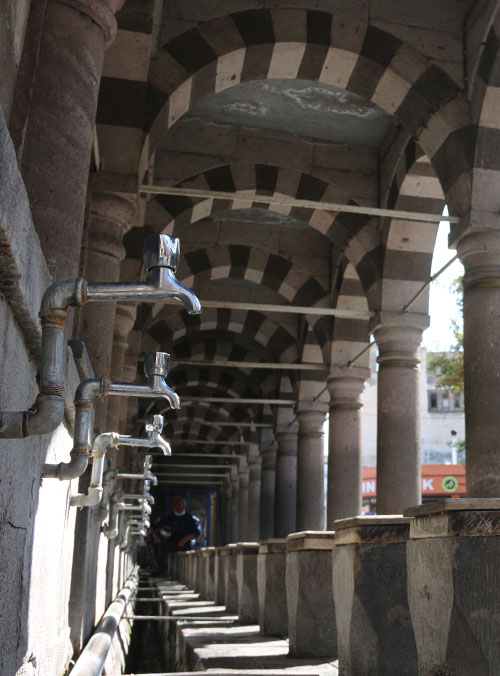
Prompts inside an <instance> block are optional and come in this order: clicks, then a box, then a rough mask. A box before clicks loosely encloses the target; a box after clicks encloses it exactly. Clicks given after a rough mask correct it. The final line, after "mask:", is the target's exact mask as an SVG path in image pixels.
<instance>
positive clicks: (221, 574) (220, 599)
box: [214, 547, 227, 605]
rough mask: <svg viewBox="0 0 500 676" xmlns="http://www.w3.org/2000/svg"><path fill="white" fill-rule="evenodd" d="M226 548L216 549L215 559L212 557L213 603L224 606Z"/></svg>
mask: <svg viewBox="0 0 500 676" xmlns="http://www.w3.org/2000/svg"><path fill="white" fill-rule="evenodd" d="M225 549H226V547H216V549H215V557H214V559H215V560H214V587H215V589H214V597H215V602H216V603H217V604H220V605H224V603H225V598H226V579H225V567H226V560H227V557H226V553H225Z"/></svg>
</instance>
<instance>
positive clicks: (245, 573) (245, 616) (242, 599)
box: [228, 542, 259, 624]
mask: <svg viewBox="0 0 500 676" xmlns="http://www.w3.org/2000/svg"><path fill="white" fill-rule="evenodd" d="M258 553H259V545H258V543H257V542H239V543H238V544H237V546H236V584H237V586H238V607H237V613H238V617H239V619H240V622H241V623H242V624H255V623H256V622H258V621H259V596H258V593H257V555H258ZM228 610H229V609H228Z"/></svg>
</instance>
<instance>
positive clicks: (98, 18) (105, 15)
mask: <svg viewBox="0 0 500 676" xmlns="http://www.w3.org/2000/svg"><path fill="white" fill-rule="evenodd" d="M56 2H58V3H59V4H60V5H66V6H67V7H71V8H73V9H76V10H78V11H79V12H81V13H82V14H86V15H87V16H88V17H89V18H90V19H92V21H93V22H94V23H96V24H97V25H98V26H99V28H100V29H101V30H102V32H103V33H104V38H105V40H106V46H109V45H110V44H111V43H112V42H113V40H114V39H115V35H116V31H117V29H118V26H117V23H116V18H115V13H116V12H117V11H118V10H119V9H120V8H121V7H122V5H123V4H124V2H125V0H56Z"/></svg>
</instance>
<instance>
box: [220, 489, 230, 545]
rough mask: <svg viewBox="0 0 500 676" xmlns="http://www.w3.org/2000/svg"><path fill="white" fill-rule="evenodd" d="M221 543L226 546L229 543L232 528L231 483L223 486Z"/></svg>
mask: <svg viewBox="0 0 500 676" xmlns="http://www.w3.org/2000/svg"><path fill="white" fill-rule="evenodd" d="M221 516H222V519H221V525H222V542H223V544H228V543H229V542H231V528H232V490H231V482H230V481H227V483H225V484H224V493H223V502H222V515H221Z"/></svg>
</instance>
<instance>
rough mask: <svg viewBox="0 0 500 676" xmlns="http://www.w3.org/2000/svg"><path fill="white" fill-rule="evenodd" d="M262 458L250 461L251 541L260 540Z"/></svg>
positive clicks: (249, 538) (248, 530) (249, 533)
mask: <svg viewBox="0 0 500 676" xmlns="http://www.w3.org/2000/svg"><path fill="white" fill-rule="evenodd" d="M261 471H262V460H261V459H260V458H258V457H257V458H253V459H251V460H250V461H249V475H248V521H247V531H246V536H245V537H246V539H247V540H248V541H249V542H257V541H258V540H259V520H260V495H261Z"/></svg>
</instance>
